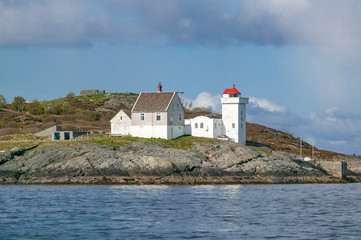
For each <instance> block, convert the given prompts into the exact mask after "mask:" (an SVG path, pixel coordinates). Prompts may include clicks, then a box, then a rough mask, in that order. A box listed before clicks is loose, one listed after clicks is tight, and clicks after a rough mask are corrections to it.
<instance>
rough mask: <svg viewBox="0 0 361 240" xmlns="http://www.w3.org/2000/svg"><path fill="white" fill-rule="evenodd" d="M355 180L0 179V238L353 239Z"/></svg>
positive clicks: (359, 230) (360, 227) (358, 215)
mask: <svg viewBox="0 0 361 240" xmlns="http://www.w3.org/2000/svg"><path fill="white" fill-rule="evenodd" d="M360 187H361V184H347V185H332V184H323V185H319V184H311V185H308V184H305V185H248V186H243V185H229V186H224V185H222V186H217V185H215V186H214V185H211V186H0V236H1V237H0V239H170V238H171V239H172V238H174V239H180V238H185V239H242V238H243V239H355V238H358V237H359V236H361V224H360V223H359V219H361V209H360V208H359V206H360V204H361V198H359V196H358V195H359V192H360Z"/></svg>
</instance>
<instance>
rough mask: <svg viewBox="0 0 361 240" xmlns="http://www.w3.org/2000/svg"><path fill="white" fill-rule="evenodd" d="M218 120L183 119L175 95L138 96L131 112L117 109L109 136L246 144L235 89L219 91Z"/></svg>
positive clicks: (242, 107)
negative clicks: (225, 140) (190, 137)
mask: <svg viewBox="0 0 361 240" xmlns="http://www.w3.org/2000/svg"><path fill="white" fill-rule="evenodd" d="M221 102H222V118H216V117H207V116H199V117H195V118H193V119H186V120H185V119H184V108H183V106H182V104H181V100H180V99H179V97H178V94H177V92H162V86H161V85H160V84H159V85H158V92H148V93H140V95H139V97H138V99H137V101H136V102H135V104H134V106H133V108H132V110H131V111H129V110H121V111H120V112H119V113H117V114H116V115H115V116H114V118H113V119H112V120H111V121H110V122H111V135H112V136H119V135H131V136H136V137H144V138H163V139H174V138H177V137H180V136H183V135H185V134H187V135H192V136H196V137H207V138H220V137H221V138H223V139H224V138H227V139H228V140H230V141H233V142H237V143H241V144H245V143H246V104H247V103H248V98H242V97H241V93H240V92H239V91H238V90H237V89H236V88H235V85H233V88H230V89H226V90H225V91H224V92H223V97H222V99H221Z"/></svg>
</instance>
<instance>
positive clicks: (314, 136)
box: [247, 105, 361, 155]
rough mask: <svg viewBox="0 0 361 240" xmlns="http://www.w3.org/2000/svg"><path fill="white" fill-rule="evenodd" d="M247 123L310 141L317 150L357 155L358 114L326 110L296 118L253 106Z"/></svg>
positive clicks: (359, 143) (360, 126)
mask: <svg viewBox="0 0 361 240" xmlns="http://www.w3.org/2000/svg"><path fill="white" fill-rule="evenodd" d="M247 120H248V121H249V122H254V123H259V124H263V125H266V126H268V127H272V128H276V129H278V130H283V131H288V132H292V133H294V134H295V137H302V138H303V139H305V140H306V141H308V142H309V143H312V141H313V142H314V144H315V145H316V147H318V148H321V149H326V150H331V151H336V152H342V153H348V154H353V153H356V154H360V155H361V149H360V147H359V146H361V138H360V136H361V114H350V113H346V112H342V111H340V110H339V109H337V108H330V109H326V110H325V112H324V113H310V114H308V115H303V116H298V115H296V114H294V113H292V112H291V111H290V110H288V111H286V112H277V111H274V112H267V111H265V110H264V109H263V108H261V107H259V106H257V105H253V106H251V105H250V106H249V108H248V111H247Z"/></svg>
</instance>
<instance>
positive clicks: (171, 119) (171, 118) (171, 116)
mask: <svg viewBox="0 0 361 240" xmlns="http://www.w3.org/2000/svg"><path fill="white" fill-rule="evenodd" d="M170 121H171V122H173V113H171V114H170Z"/></svg>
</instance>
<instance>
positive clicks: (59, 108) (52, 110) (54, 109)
mask: <svg viewBox="0 0 361 240" xmlns="http://www.w3.org/2000/svg"><path fill="white" fill-rule="evenodd" d="M45 113H46V114H56V115H62V114H63V113H64V107H63V105H62V104H61V103H57V104H54V105H53V106H51V107H49V108H48V109H46V110H45Z"/></svg>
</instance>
